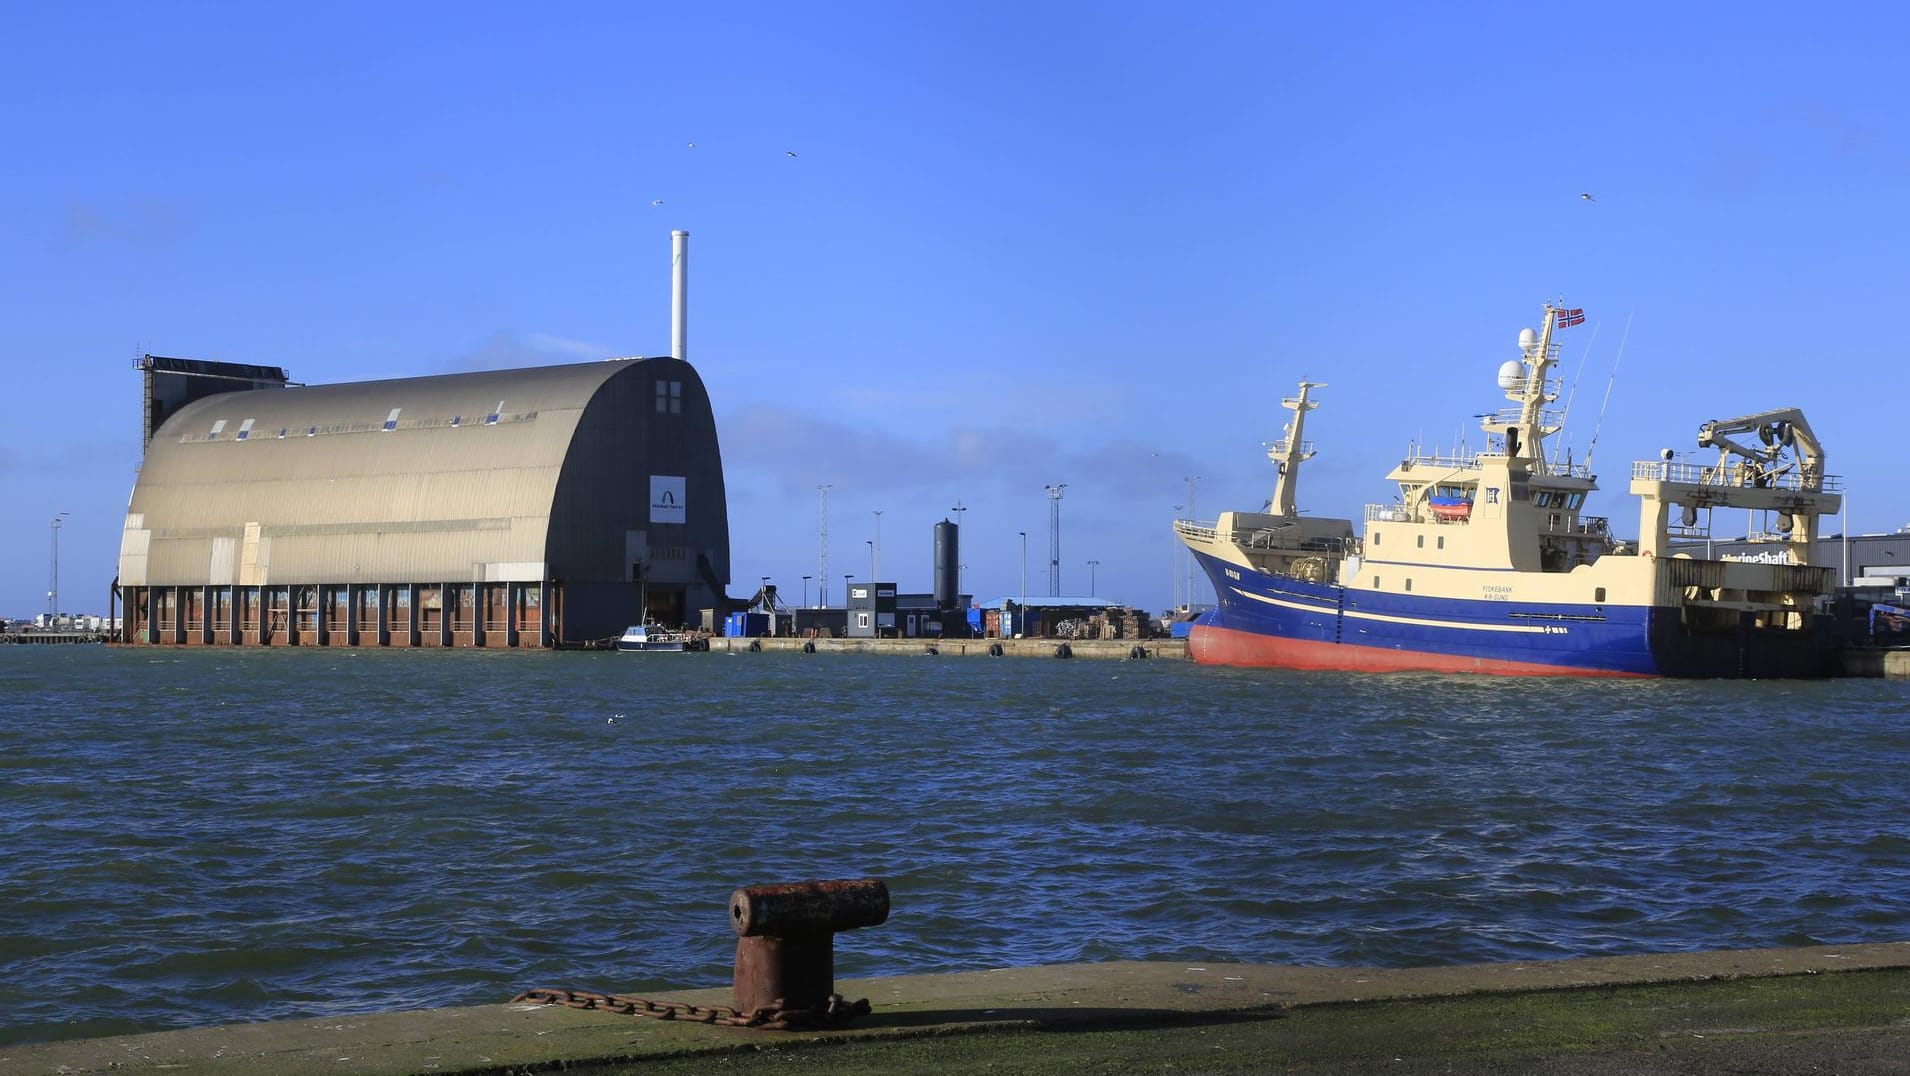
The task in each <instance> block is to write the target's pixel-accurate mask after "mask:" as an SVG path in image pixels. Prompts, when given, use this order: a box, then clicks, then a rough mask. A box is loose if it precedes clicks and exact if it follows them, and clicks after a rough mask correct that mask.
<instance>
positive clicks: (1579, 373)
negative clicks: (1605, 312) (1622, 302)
mask: <svg viewBox="0 0 1910 1076" xmlns="http://www.w3.org/2000/svg"><path fill="white" fill-rule="evenodd" d="M1604 327H1605V323H1604V322H1602V321H1600V322H1595V323H1593V325H1592V335H1591V336H1590V337H1589V338H1588V339H1586V341H1585V350H1584V351H1581V352H1579V356H1578V368H1577V369H1576V370H1573V371H1572V388H1571V390H1570V391H1568V392H1567V393H1566V394H1565V410H1563V411H1561V412H1559V428H1560V429H1561V430H1562V429H1564V428H1565V426H1566V424H1567V423H1568V422H1570V421H1571V418H1572V401H1573V400H1576V399H1578V381H1579V378H1581V377H1583V376H1584V375H1585V360H1586V359H1588V358H1590V357H1591V354H1592V345H1593V344H1596V343H1598V330H1600V329H1602V328H1604ZM1552 458H1553V460H1555V461H1556V460H1557V459H1558V452H1557V450H1554V451H1553V453H1552Z"/></svg>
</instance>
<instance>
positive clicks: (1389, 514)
mask: <svg viewBox="0 0 1910 1076" xmlns="http://www.w3.org/2000/svg"><path fill="white" fill-rule="evenodd" d="M1412 521H1413V514H1412V513H1411V512H1408V511H1407V510H1406V506H1405V505H1403V504H1369V505H1367V506H1366V522H1368V523H1411V522H1412Z"/></svg>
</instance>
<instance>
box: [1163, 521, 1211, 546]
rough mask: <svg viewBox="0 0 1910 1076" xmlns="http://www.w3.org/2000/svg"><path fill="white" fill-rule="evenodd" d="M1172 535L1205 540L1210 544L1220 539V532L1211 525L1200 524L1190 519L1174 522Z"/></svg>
mask: <svg viewBox="0 0 1910 1076" xmlns="http://www.w3.org/2000/svg"><path fill="white" fill-rule="evenodd" d="M1174 533H1176V534H1184V535H1186V536H1187V537H1189V538H1205V539H1207V540H1208V541H1210V542H1212V541H1218V540H1219V538H1220V531H1219V530H1217V529H1216V528H1215V526H1214V524H1213V523H1202V522H1199V521H1198V520H1192V519H1177V520H1175V521H1174Z"/></svg>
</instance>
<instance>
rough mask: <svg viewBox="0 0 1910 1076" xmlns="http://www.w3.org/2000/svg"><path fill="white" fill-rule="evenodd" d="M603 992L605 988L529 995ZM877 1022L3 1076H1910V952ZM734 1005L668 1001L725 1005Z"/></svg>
mask: <svg viewBox="0 0 1910 1076" xmlns="http://www.w3.org/2000/svg"><path fill="white" fill-rule="evenodd" d="M536 985H549V986H560V985H561V986H571V987H577V988H587V989H614V984H602V983H594V984H581V983H567V984H536ZM838 989H839V990H840V991H841V992H842V993H843V994H844V995H846V996H848V997H851V998H861V997H867V998H869V999H870V1001H871V1002H872V1003H873V1004H874V1006H875V1011H874V1012H873V1013H871V1014H870V1015H869V1016H867V1017H864V1018H862V1020H861V1021H859V1022H858V1023H857V1024H856V1025H854V1026H852V1027H850V1028H847V1029H844V1030H840V1031H829V1032H764V1031H748V1030H741V1029H735V1028H723V1027H711V1026H706V1025H702V1024H686V1023H681V1022H666V1021H660V1020H654V1019H646V1018H642V1017H633V1016H621V1015H616V1014H613V1013H606V1012H601V1011H582V1010H577V1009H570V1008H564V1007H561V1006H544V1005H528V1004H493V1005H478V1006H471V1007H466V1008H454V1009H437V1010H430V1011H424V1012H411V1013H381V1014H368V1015H359V1016H328V1017H324V1018H320V1019H306V1020H289V1021H283V1022H279V1023H268V1024H250V1025H236V1026H228V1027H210V1028H198V1029H193V1030H186V1031H168V1032H159V1033H154V1034H145V1035H115V1036H109V1037H105V1038H98V1039H88V1040H80V1041H74V1042H59V1043H42V1044H36V1045H25V1046H10V1047H8V1046H0V1073H6V1074H13V1073H21V1074H27V1073H33V1074H39V1073H48V1074H53V1073H64V1074H73V1073H108V1072H112V1073H126V1072H156V1071H167V1072H186V1073H207V1074H229V1073H266V1072H269V1073H287V1074H294V1076H296V1074H310V1073H327V1074H354V1076H411V1074H424V1073H433V1074H437V1073H532V1072H557V1071H563V1072H572V1073H575V1072H589V1073H605V1074H609V1073H633V1074H634V1073H643V1074H667V1073H692V1072H707V1071H714V1070H716V1069H718V1068H719V1067H720V1068H721V1069H722V1070H723V1071H726V1072H728V1071H749V1072H753V1071H765V1072H767V1071H774V1072H777V1073H782V1074H788V1073H792V1072H796V1073H809V1072H814V1073H823V1072H909V1071H936V1072H971V1071H973V1072H979V1071H984V1070H985V1071H988V1072H993V1073H1002V1072H1007V1073H1016V1072H1027V1073H1037V1072H1055V1071H1076V1070H1082V1071H1090V1072H1126V1071H1135V1070H1140V1069H1151V1070H1156V1071H1158V1070H1162V1069H1174V1070H1178V1071H1189V1070H1191V1071H1197V1072H1216V1073H1222V1072H1264V1071H1270V1070H1272V1071H1284V1072H1301V1073H1352V1072H1368V1071H1378V1070H1381V1069H1384V1070H1385V1071H1387V1072H1403V1073H1422V1072H1423V1073H1431V1072H1449V1071H1459V1072H1482V1073H1498V1072H1557V1073H1621V1072H1622V1073H1637V1072H1651V1073H1656V1072H1726V1071H1728V1072H1797V1071H1836V1072H1856V1073H1864V1072H1880V1073H1881V1072H1903V1071H1906V1066H1907V1065H1910V1062H1906V1060H1905V1059H1906V1058H1910V943H1905V942H1898V943H1882V944H1859V945H1844V946H1816V947H1810V948H1796V949H1769V950H1751V951H1732V952H1711V953H1670V954H1658V955H1644V956H1624V957H1597V958H1587V959H1577V960H1556V961H1522V962H1516V963H1505V964H1482V965H1468V966H1461V967H1444V968H1403V969H1379V968H1325V967H1292V966H1256V965H1243V964H1222V963H1205V962H1194V961H1172V962H1168V961H1155V962H1121V963H1110V964H1091V965H1059V966H1052V967H1035V968H1007V969H999V970H994V971H976V972H961V973H954V974H945V975H908V976H899V977H894V978H881V979H869V980H861V981H844V982H840V983H838ZM729 994H730V992H729V990H728V989H727V988H724V989H706V990H688V991H672V992H669V993H668V994H667V997H668V998H669V999H671V1000H683V1001H690V1002H694V1003H696V1004H700V1005H710V1004H725V1003H727V1002H728V1001H729Z"/></svg>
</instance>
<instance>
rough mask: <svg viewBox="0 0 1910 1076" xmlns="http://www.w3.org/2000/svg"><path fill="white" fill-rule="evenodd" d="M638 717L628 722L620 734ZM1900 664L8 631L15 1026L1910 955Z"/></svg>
mask: <svg viewBox="0 0 1910 1076" xmlns="http://www.w3.org/2000/svg"><path fill="white" fill-rule="evenodd" d="M613 719H614V720H613ZM1906 763H1910V686H1906V685H1903V684H1899V683H1889V682H1885V681H1876V680H1870V681H1841V682H1833V683H1824V684H1790V683H1749V684H1730V683H1675V682H1663V683H1661V682H1640V683H1597V682H1578V681H1544V680H1516V681H1514V680H1496V679H1489V678H1455V677H1435V676H1405V675H1400V676H1384V677H1370V676H1369V677H1347V676H1336V675H1325V674H1290V673H1275V672H1245V671H1233V670H1214V669H1202V668H1195V667H1193V666H1190V665H1186V664H1183V663H1179V662H1158V661H1157V662H1123V663H1102V662H1089V661H1073V662H1062V661H1032V660H986V659H976V658H928V657H915V658H903V657H853V656H837V655H816V656H810V657H799V656H796V655H773V654H757V655H746V656H733V657H732V656H724V655H618V654H542V653H537V654H480V653H392V652H358V653H342V652H336V651H334V652H314V651H303V652H286V651H271V652H206V651H200V652H166V653H155V652H152V651H125V650H105V649H100V648H90V647H89V648H78V647H75V648H45V649H41V648H27V647H7V648H0V1042H6V1041H21V1040H35V1039H48V1038H62V1037H69V1036H77V1035H89V1034H104V1033H109V1032H120V1031H130V1030H144V1029H155V1028H162V1027H174V1026H183V1025H196V1024H210V1023H222V1022H232V1021H243V1020H260V1019H270V1018H278V1017H288V1016H298V1015H316V1014H331V1013H341V1012H352V1011H365V1010H372V1009H389V1008H399V1007H407V1008H408V1007H421V1006H434V1005H447V1004H469V1003H478V1002H486V1001H498V1000H502V999H504V998H506V997H508V996H509V995H510V994H511V993H512V992H514V991H516V990H518V989H520V988H524V987H530V986H549V985H561V986H576V987H583V988H589V989H607V990H624V991H652V992H654V991H659V990H667V989H670V988H682V987H689V986H709V985H718V984H722V983H726V982H727V981H728V978H729V961H730V957H731V953H732V949H733V947H734V936H733V935H732V934H730V932H729V930H728V926H727V923H726V919H725V915H724V910H725V901H726V899H727V897H728V894H729V892H730V890H731V889H732V888H734V887H735V886H738V885H744V884H751V883H758V882H772V881H793V880H798V879H804V878H826V877H855V876H862V875H875V876H879V877H882V878H885V879H887V881H888V883H889V885H890V887H891V890H892V892H893V894H894V914H893V915H892V917H891V919H890V921H889V923H888V924H887V925H885V926H882V927H878V928H875V929H871V930H864V931H860V932H857V933H855V934H851V935H845V936H844V937H843V938H842V939H840V941H839V942H838V955H837V970H838V973H839V974H841V975H843V976H845V977H847V976H859V975H871V974H899V973H905V972H922V971H934V970H949V969H967V968H984V967H998V966H1004V965H1022V964H1035V963H1047V962H1057V961H1083V960H1111V959H1189V960H1238V961H1251V962H1293V963H1319V964H1378V965H1414V964H1439V963H1460V962H1471V961H1482V960H1501V959H1511V958H1518V959H1524V958H1542V957H1562V956H1575V955H1587V954H1599V953H1627V952H1640V951H1647V950H1670V949H1695V948H1722V947H1747V946H1769V945H1788V944H1805V943H1812V942H1844V941H1857V940H1894V939H1902V938H1906V937H1910V828H1907V827H1910V821H1907V820H1910V781H1906V779H1905V774H1906Z"/></svg>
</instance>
